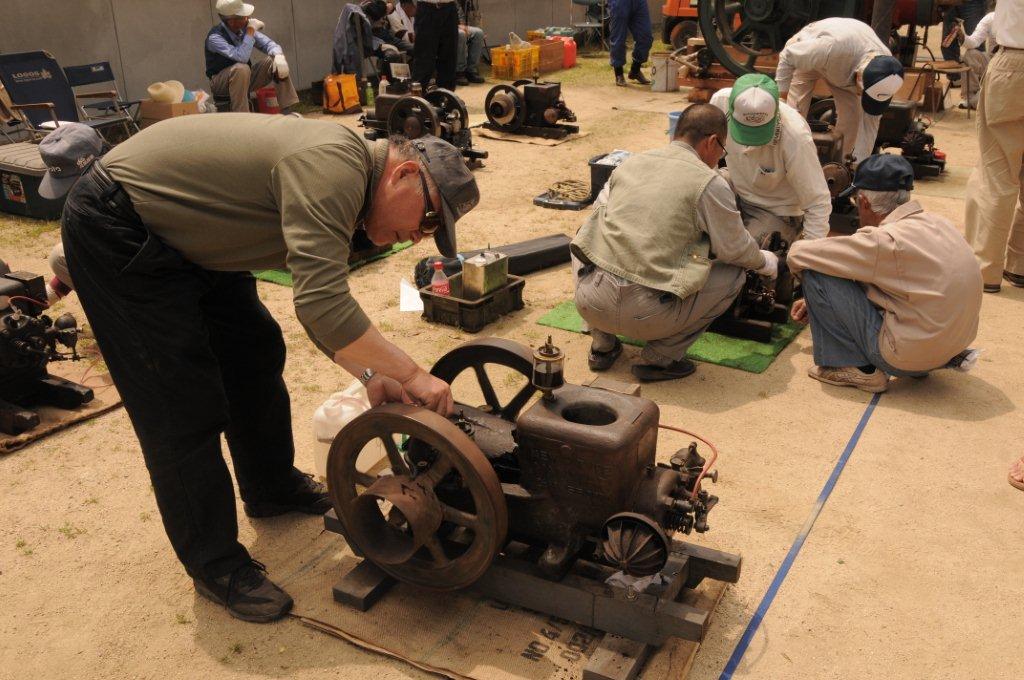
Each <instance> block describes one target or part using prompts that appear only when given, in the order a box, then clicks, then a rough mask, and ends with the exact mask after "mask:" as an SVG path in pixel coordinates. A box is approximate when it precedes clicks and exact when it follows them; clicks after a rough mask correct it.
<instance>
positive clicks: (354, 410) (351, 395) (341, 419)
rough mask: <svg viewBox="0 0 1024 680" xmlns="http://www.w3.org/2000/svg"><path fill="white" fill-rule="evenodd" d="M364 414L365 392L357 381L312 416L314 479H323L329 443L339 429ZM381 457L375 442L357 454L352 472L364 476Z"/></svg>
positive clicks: (379, 444)
mask: <svg viewBox="0 0 1024 680" xmlns="http://www.w3.org/2000/svg"><path fill="white" fill-rule="evenodd" d="M368 410H370V400H369V398H368V397H367V396H366V388H364V387H363V384H362V383H361V382H359V381H358V380H354V381H353V382H352V384H351V385H349V386H348V387H346V388H345V389H344V390H342V391H341V392H335V393H334V394H332V395H331V396H330V397H328V398H327V401H325V402H324V403H322V404H320V406H319V407H317V409H316V411H315V412H314V413H313V436H314V437H315V438H316V444H315V449H314V451H313V467H314V469H315V470H316V474H317V475H318V476H320V477H326V476H327V454H328V453H330V450H331V443H332V442H333V441H334V438H335V437H336V436H338V432H340V431H341V428H343V427H345V426H346V425H347V424H348V423H350V422H351V421H352V420H353V419H354V418H355V417H356V416H358V415H360V414H362V413H365V412H366V411H368ZM384 455H385V454H384V447H383V445H382V443H381V441H380V440H379V439H376V440H374V441H372V442H370V443H369V444H368V445H367V446H366V448H365V449H363V451H362V452H361V453H360V454H359V458H358V459H357V460H356V468H357V469H358V470H360V471H363V472H366V471H368V470H369V469H370V468H371V467H372V466H373V465H374V464H376V463H377V461H379V460H380V459H381V458H382V457H383V456H384Z"/></svg>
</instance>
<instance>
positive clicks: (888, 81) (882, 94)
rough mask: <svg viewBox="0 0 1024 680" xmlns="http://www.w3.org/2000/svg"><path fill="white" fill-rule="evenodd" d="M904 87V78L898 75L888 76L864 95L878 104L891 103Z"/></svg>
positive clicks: (865, 91)
mask: <svg viewBox="0 0 1024 680" xmlns="http://www.w3.org/2000/svg"><path fill="white" fill-rule="evenodd" d="M901 87H903V78H901V77H900V76H898V75H896V74H892V75H888V76H886V77H884V78H882V79H881V80H879V81H878V82H877V83H875V84H874V85H872V86H871V87H869V88H867V89H866V90H864V94H866V95H867V96H869V97H871V98H872V99H874V100H875V101H877V102H884V101H889V100H890V99H892V98H893V96H894V95H895V94H896V93H897V92H899V90H900V88H901Z"/></svg>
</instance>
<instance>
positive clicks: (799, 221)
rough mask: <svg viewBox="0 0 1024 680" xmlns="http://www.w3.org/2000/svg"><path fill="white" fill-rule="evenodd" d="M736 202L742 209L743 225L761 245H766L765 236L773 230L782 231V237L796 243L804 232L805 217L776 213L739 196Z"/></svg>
mask: <svg viewBox="0 0 1024 680" xmlns="http://www.w3.org/2000/svg"><path fill="white" fill-rule="evenodd" d="M736 203H737V205H738V206H739V209H740V217H741V218H742V219H743V226H745V227H746V228H747V232H748V233H749V234H750V235H751V236H753V237H754V240H755V241H757V243H758V244H759V245H764V243H763V241H764V237H765V236H768V235H769V234H771V233H772V232H773V231H777V232H780V233H781V235H782V238H784V239H785V240H786V241H788V242H790V243H796V240H797V239H798V238H800V236H801V235H802V234H803V233H804V218H803V217H783V216H781V215H776V214H775V213H773V212H772V211H770V210H768V209H767V208H762V207H761V206H759V205H754V204H752V203H747V202H746V201H744V200H743V199H741V198H740V197H739V196H737V197H736Z"/></svg>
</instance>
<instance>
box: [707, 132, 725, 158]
mask: <svg viewBox="0 0 1024 680" xmlns="http://www.w3.org/2000/svg"><path fill="white" fill-rule="evenodd" d="M711 136H712V137H714V138H715V143H716V144H718V146H720V147H722V158H725V157H726V156H728V155H729V152H728V151H726V150H725V144H722V140H721V139H719V138H718V135H711Z"/></svg>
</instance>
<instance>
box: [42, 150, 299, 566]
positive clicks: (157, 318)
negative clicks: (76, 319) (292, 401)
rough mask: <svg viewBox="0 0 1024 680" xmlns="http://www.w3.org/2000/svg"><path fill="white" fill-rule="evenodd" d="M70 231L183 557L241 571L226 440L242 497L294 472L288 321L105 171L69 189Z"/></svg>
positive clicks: (88, 304)
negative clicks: (163, 235) (139, 205)
mask: <svg viewBox="0 0 1024 680" xmlns="http://www.w3.org/2000/svg"><path fill="white" fill-rule="evenodd" d="M61 235H62V237H63V243H64V248H65V251H66V254H67V259H68V264H69V266H70V269H71V272H72V276H73V277H74V281H75V287H76V291H77V292H78V295H79V298H80V299H81V302H82V307H83V309H84V310H85V314H86V317H88V320H89V324H90V325H91V326H92V330H93V333H94V334H95V336H96V341H97V342H98V343H99V347H100V350H101V351H102V352H103V359H104V361H105V362H106V364H107V367H108V368H109V369H110V374H111V376H112V377H113V379H114V383H115V384H116V385H117V389H118V391H119V392H120V393H121V397H122V399H123V400H124V407H125V410H126V411H127V412H128V417H129V418H130V419H131V421H132V425H133V427H134V428H135V433H136V435H137V436H138V438H139V443H140V444H141V446H142V455H143V457H144V458H145V461H146V467H147V468H148V470H149V474H150V478H151V480H152V483H153V492H154V495H155V496H156V502H157V506H158V507H159V508H160V515H161V517H162V518H163V523H164V529H165V530H166V531H167V536H168V538H169V539H170V541H171V545H172V546H173V547H174V551H175V553H177V555H178V559H180V560H181V562H182V564H184V565H185V569H186V571H187V572H188V573H189V575H191V576H206V577H210V578H212V577H216V576H220V575H222V574H225V573H228V572H230V571H233V570H234V569H235V568H236V567H238V566H240V565H241V564H243V563H245V562H246V561H247V560H248V559H249V555H248V552H247V551H246V549H245V548H244V547H243V546H242V545H241V544H240V543H239V542H238V521H237V517H236V515H235V497H234V490H233V488H232V486H231V475H230V474H229V472H228V467H227V464H226V463H225V460H224V456H223V454H222V453H221V447H220V434H221V432H223V433H224V434H225V436H226V438H227V442H228V449H229V451H230V452H231V458H232V461H233V463H234V469H235V477H236V479H237V480H238V486H239V490H240V491H241V495H242V499H243V500H247V501H254V500H259V499H260V498H262V497H272V496H273V495H274V494H275V492H278V490H279V489H281V488H283V487H285V486H286V485H289V483H290V484H294V482H293V481H292V477H293V475H294V474H296V473H295V472H294V468H293V467H292V461H293V458H294V447H293V443H292V431H291V409H290V405H289V398H288V392H287V390H286V388H285V384H284V380H283V378H282V370H283V368H284V360H285V346H284V339H283V338H282V337H281V329H280V327H279V326H278V325H277V322H275V321H274V319H273V318H272V317H271V316H270V313H269V312H268V311H267V309H266V307H264V306H263V303H261V302H260V299H259V297H258V296H257V294H256V283H255V280H254V279H253V277H252V275H251V274H250V273H248V272H214V271H209V270H206V269H203V268H202V267H199V266H197V265H195V264H193V263H191V262H189V261H188V260H186V259H185V258H184V257H183V256H182V255H181V254H180V253H179V252H177V251H176V250H173V249H172V248H170V247H168V246H167V245H165V244H164V243H163V242H162V241H161V240H160V239H159V238H157V237H156V236H154V235H153V234H151V233H149V231H148V230H147V229H146V227H145V225H144V224H143V223H142V220H141V219H140V218H139V216H138V214H136V212H135V210H134V209H133V208H132V204H131V201H130V200H129V198H128V195H127V194H126V193H125V192H124V190H123V189H122V188H121V187H120V185H118V184H116V183H113V182H111V181H110V179H109V177H108V176H107V175H106V173H105V172H102V171H101V170H100V169H98V168H97V166H94V167H93V168H92V169H91V170H89V171H88V172H87V173H86V174H85V176H84V177H83V178H82V179H81V180H79V181H78V183H77V184H76V185H75V186H74V187H73V188H72V190H71V192H70V194H69V195H68V199H67V203H66V205H65V208H64V215H63V218H62V229H61Z"/></svg>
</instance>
